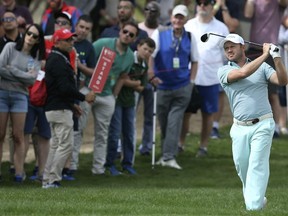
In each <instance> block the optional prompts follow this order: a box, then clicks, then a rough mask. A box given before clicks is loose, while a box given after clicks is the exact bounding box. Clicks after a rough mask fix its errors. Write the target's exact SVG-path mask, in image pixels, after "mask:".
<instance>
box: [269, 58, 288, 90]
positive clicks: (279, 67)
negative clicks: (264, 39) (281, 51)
mask: <svg viewBox="0 0 288 216" xmlns="http://www.w3.org/2000/svg"><path fill="white" fill-rule="evenodd" d="M274 64H275V69H276V73H273V74H272V75H271V77H270V82H272V83H274V84H277V85H281V86H284V85H287V72H286V69H285V66H284V64H283V62H282V59H281V58H274Z"/></svg>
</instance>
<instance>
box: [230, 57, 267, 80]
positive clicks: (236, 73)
mask: <svg viewBox="0 0 288 216" xmlns="http://www.w3.org/2000/svg"><path fill="white" fill-rule="evenodd" d="M268 56H269V53H263V54H262V55H261V56H259V57H258V58H256V59H255V60H254V61H252V62H249V63H248V64H245V65H244V66H243V67H241V68H239V69H235V70H232V71H230V73H229V74H228V78H227V79H228V82H229V83H232V82H236V81H237V80H241V79H245V78H246V77H248V76H250V75H251V74H253V73H254V72H255V71H256V70H257V69H258V68H259V67H260V65H261V64H262V63H263V62H264V61H265V60H266V59H267V57H268Z"/></svg>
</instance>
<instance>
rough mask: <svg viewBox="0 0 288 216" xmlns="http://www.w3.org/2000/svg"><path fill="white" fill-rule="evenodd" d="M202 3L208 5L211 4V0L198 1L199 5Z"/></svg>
mask: <svg viewBox="0 0 288 216" xmlns="http://www.w3.org/2000/svg"><path fill="white" fill-rule="evenodd" d="M202 4H203V5H204V6H207V5H209V4H210V2H209V1H197V5H199V6H201V5H202Z"/></svg>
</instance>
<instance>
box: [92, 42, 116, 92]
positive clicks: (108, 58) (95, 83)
mask: <svg viewBox="0 0 288 216" xmlns="http://www.w3.org/2000/svg"><path fill="white" fill-rule="evenodd" d="M115 56H116V53H115V52H114V51H112V50H110V49H108V48H107V47H103V48H102V51H101V54H100V57H99V59H98V62H97V65H96V67H95V70H94V72H93V75H92V77H91V80H90V83H89V88H91V89H92V90H93V91H94V92H95V93H101V92H102V90H103V87H104V85H105V83H106V80H107V77H108V74H109V71H110V68H111V67H112V64H113V61H114V58H115Z"/></svg>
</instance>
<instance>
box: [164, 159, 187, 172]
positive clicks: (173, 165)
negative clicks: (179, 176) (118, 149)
mask: <svg viewBox="0 0 288 216" xmlns="http://www.w3.org/2000/svg"><path fill="white" fill-rule="evenodd" d="M161 165H162V166H166V167H171V168H175V169H179V170H181V169H182V167H180V166H179V164H178V163H177V162H176V160H175V159H171V160H168V161H164V160H162V164H161Z"/></svg>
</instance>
